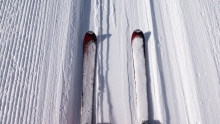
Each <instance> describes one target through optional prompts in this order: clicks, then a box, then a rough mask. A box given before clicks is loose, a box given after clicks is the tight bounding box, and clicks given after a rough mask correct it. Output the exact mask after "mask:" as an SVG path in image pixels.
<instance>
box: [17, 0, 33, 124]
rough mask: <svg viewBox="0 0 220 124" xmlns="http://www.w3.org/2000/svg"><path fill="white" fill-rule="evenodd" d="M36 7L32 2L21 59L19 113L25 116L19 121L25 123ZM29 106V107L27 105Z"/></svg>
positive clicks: (20, 117)
mask: <svg viewBox="0 0 220 124" xmlns="http://www.w3.org/2000/svg"><path fill="white" fill-rule="evenodd" d="M33 5H34V2H33V1H32V2H31V3H30V4H29V6H28V11H29V13H28V15H27V21H26V23H25V24H26V25H25V29H26V30H25V34H24V39H22V40H24V47H23V52H22V55H21V56H22V57H21V64H22V66H23V67H24V73H22V79H21V82H22V83H23V86H22V89H21V91H20V92H21V96H20V97H21V99H22V101H21V106H20V107H21V109H20V111H19V113H24V114H20V116H19V120H21V122H24V123H25V121H26V120H25V119H24V117H25V116H26V113H25V107H26V104H25V103H26V101H25V100H26V96H27V95H28V94H27V90H28V82H27V81H26V78H27V74H28V73H29V71H28V65H27V64H28V63H27V61H28V53H29V52H30V44H31V42H29V38H30V33H31V28H30V25H31V22H32V19H33V16H32V15H33V9H32V6H33ZM27 106H28V105H27Z"/></svg>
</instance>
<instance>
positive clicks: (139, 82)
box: [81, 29, 148, 124]
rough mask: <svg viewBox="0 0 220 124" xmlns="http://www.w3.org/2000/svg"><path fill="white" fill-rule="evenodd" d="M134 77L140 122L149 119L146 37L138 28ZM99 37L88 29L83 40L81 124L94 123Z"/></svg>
mask: <svg viewBox="0 0 220 124" xmlns="http://www.w3.org/2000/svg"><path fill="white" fill-rule="evenodd" d="M131 45H132V55H133V66H134V79H135V87H136V101H137V103H136V104H137V119H138V123H139V124H143V123H145V122H144V121H146V120H147V119H148V104H147V79H146V65H145V38H144V34H143V32H142V31H141V30H139V29H137V30H135V31H134V32H133V34H132V37H131ZM96 53H97V38H96V35H95V33H94V32H92V31H88V32H87V33H86V34H85V36H84V41H83V89H82V106H81V124H92V123H94V120H93V115H94V105H93V103H94V99H95V98H94V93H95V88H94V87H95V73H96Z"/></svg>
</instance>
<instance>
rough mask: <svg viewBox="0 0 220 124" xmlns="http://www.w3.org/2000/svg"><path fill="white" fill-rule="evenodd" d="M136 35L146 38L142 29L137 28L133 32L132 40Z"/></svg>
mask: <svg viewBox="0 0 220 124" xmlns="http://www.w3.org/2000/svg"><path fill="white" fill-rule="evenodd" d="M135 37H141V38H142V39H143V40H144V34H143V32H142V31H141V30H140V29H136V30H135V31H134V32H133V33H132V37H131V41H132V40H133V39H134V38H135Z"/></svg>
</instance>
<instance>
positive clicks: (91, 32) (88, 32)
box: [86, 31, 94, 34]
mask: <svg viewBox="0 0 220 124" xmlns="http://www.w3.org/2000/svg"><path fill="white" fill-rule="evenodd" d="M86 33H87V34H94V32H93V31H87V32H86Z"/></svg>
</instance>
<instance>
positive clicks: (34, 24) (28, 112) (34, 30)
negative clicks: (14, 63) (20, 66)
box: [24, 2, 40, 123]
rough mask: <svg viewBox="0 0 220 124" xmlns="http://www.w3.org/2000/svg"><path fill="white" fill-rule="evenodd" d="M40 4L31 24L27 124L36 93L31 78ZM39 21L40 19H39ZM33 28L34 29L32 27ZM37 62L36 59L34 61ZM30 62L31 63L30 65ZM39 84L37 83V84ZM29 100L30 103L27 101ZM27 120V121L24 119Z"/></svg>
mask: <svg viewBox="0 0 220 124" xmlns="http://www.w3.org/2000/svg"><path fill="white" fill-rule="evenodd" d="M39 4H40V2H39V3H38V4H36V3H35V4H34V7H32V8H34V9H33V15H32V17H33V21H31V23H30V25H31V26H30V28H31V29H32V30H31V31H30V35H31V37H29V40H28V42H30V43H32V44H31V46H29V50H28V51H27V52H28V55H27V56H28V59H27V61H28V63H27V67H28V68H29V71H28V73H27V75H28V77H29V78H27V80H26V82H28V83H29V84H28V85H29V86H28V89H29V93H27V94H28V95H29V97H28V98H27V97H25V98H27V99H26V103H27V104H26V105H27V106H26V108H25V110H24V113H25V114H27V115H26V123H28V122H30V118H29V117H28V116H29V115H30V113H31V111H29V110H28V108H29V109H30V108H32V107H30V106H32V105H33V104H31V103H29V102H30V101H31V98H32V97H31V96H32V94H33V93H32V92H33V91H34V89H32V87H31V86H32V85H34V83H35V82H32V81H31V79H30V78H32V77H33V75H32V73H33V69H32V68H33V65H34V64H35V62H36V61H33V59H34V58H35V57H36V55H33V54H34V51H36V50H35V49H33V48H34V47H35V46H36V45H35V42H36V41H35V39H36V34H37V33H36V28H37V27H38V25H36V21H37V20H36V18H35V17H36V16H37V15H38V14H36V11H37V12H39V10H38V9H37V8H38V5H39ZM37 19H39V18H37ZM32 26H33V27H32ZM34 60H35V59H34ZM29 62H30V63H29ZM36 83H37V82H36ZM33 99H35V98H33ZM27 100H28V101H27ZM24 120H25V119H24ZM24 123H25V121H24Z"/></svg>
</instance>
